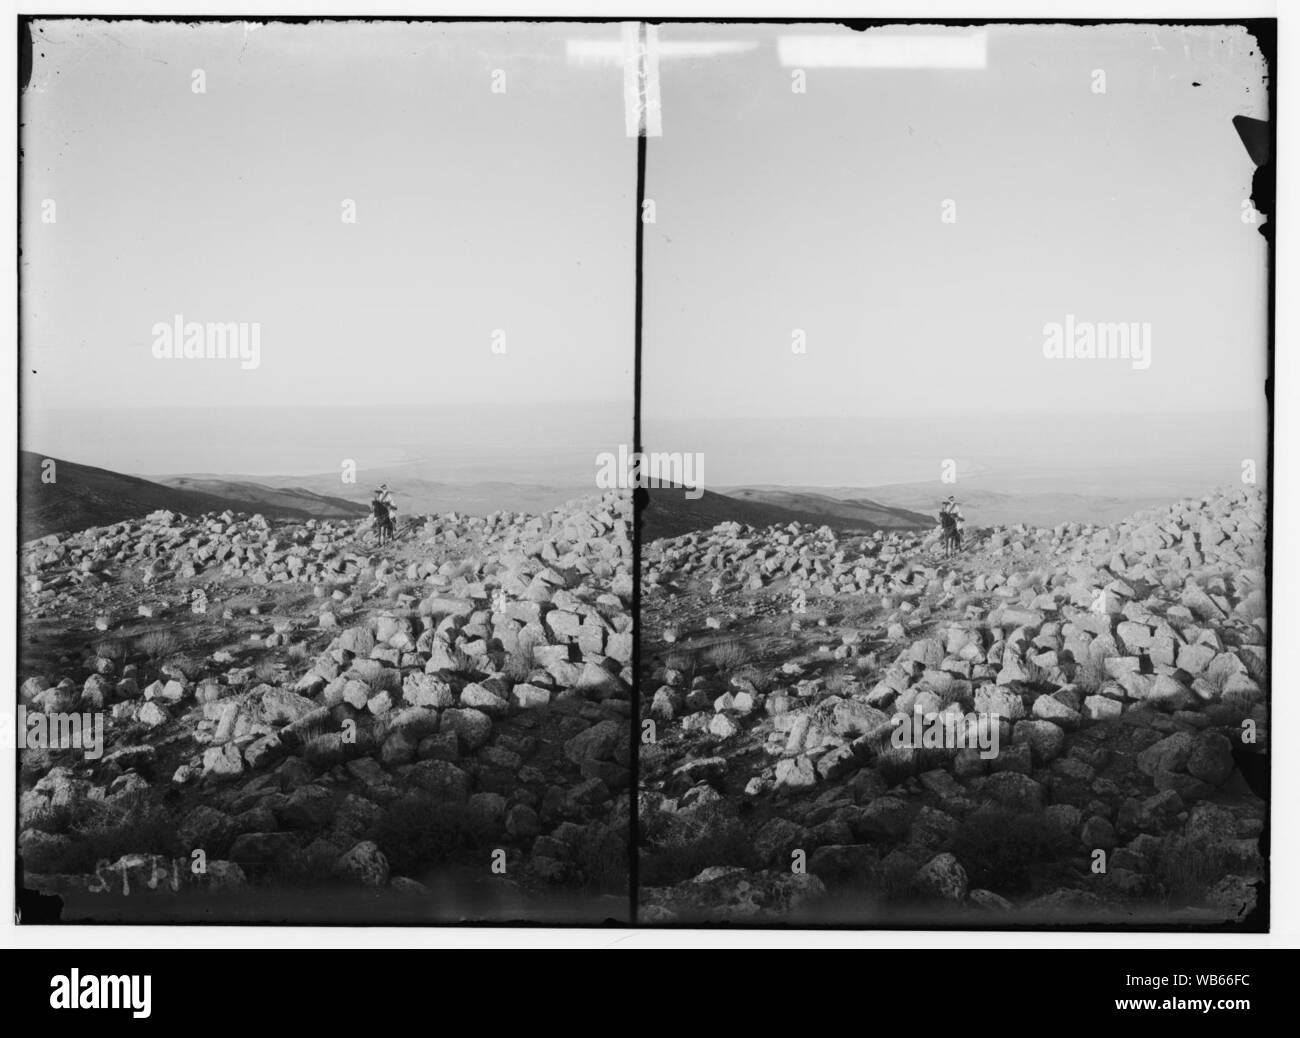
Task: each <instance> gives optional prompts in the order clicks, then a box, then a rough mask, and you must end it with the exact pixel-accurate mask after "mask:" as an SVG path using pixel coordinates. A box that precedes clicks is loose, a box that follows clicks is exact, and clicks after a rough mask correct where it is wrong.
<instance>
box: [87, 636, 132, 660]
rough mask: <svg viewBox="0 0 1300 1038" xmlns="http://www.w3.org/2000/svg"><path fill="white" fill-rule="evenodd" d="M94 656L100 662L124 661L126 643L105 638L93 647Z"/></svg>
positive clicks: (117, 639)
mask: <svg viewBox="0 0 1300 1038" xmlns="http://www.w3.org/2000/svg"><path fill="white" fill-rule="evenodd" d="M95 655H96V656H98V657H99V658H100V659H102V660H124V659H126V643H125V642H124V641H122V640H121V639H120V638H105V639H104V640H103V641H101V642H98V643H97V644H96V645H95Z"/></svg>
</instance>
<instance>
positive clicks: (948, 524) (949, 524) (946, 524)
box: [939, 494, 966, 552]
mask: <svg viewBox="0 0 1300 1038" xmlns="http://www.w3.org/2000/svg"><path fill="white" fill-rule="evenodd" d="M965 522H966V517H965V516H964V515H962V514H961V508H960V507H958V505H957V499H956V498H955V497H953V496H952V495H951V494H949V495H948V500H947V501H945V502H944V503H943V504H942V505H940V506H939V525H940V526H941V527H942V528H943V545H944V549H945V551H946V552H953V551H960V550H961V534H962V526H963V525H965Z"/></svg>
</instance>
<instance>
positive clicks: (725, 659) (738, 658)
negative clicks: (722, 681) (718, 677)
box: [704, 638, 749, 672]
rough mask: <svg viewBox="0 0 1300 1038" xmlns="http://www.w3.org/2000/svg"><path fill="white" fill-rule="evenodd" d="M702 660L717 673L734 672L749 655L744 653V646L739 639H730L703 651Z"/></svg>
mask: <svg viewBox="0 0 1300 1038" xmlns="http://www.w3.org/2000/svg"><path fill="white" fill-rule="evenodd" d="M704 658H705V660H706V661H708V662H709V663H710V664H712V665H713V666H714V667H717V668H718V670H719V671H724V672H725V671H731V670H735V669H736V668H737V667H739V666H740V665H741V664H742V663H744V662H745V661H746V660H748V659H749V653H748V652H746V651H745V646H744V645H743V644H742V643H741V642H740V640H739V639H735V638H730V639H728V640H727V641H725V642H718V643H717V644H716V645H711V646H709V648H708V649H706V650H705V653H704Z"/></svg>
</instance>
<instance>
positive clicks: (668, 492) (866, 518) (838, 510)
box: [641, 487, 937, 541]
mask: <svg viewBox="0 0 1300 1038" xmlns="http://www.w3.org/2000/svg"><path fill="white" fill-rule="evenodd" d="M646 493H647V498H646V501H647V502H648V503H647V506H646V509H645V511H644V512H643V513H642V515H641V538H642V540H643V541H654V540H660V539H663V538H665V537H678V536H681V535H682V534H686V533H692V532H694V531H697V530H709V529H712V528H713V527H715V526H717V525H719V524H720V523H733V522H734V523H741V524H742V525H745V526H781V525H785V524H787V523H811V524H813V525H820V524H822V523H825V524H828V525H829V526H831V527H832V528H833V529H836V530H856V531H865V532H868V533H869V532H872V531H874V530H878V529H893V528H898V527H902V528H909V527H910V528H918V527H922V526H925V525H927V524H928V523H930V522H932V521H933V520H931V519H929V518H927V517H926V516H923V515H920V514H918V513H915V512H909V511H907V510H905V509H889V508H885V507H884V506H883V505H877V504H875V503H874V502H872V501H867V500H865V499H858V500H855V501H838V500H834V499H832V498H828V497H824V496H820V495H816V494H811V493H799V494H794V493H786V492H781V491H771V492H769V491H760V490H748V489H743V488H742V489H739V490H736V491H729V492H727V493H725V494H720V493H717V492H716V491H713V490H705V491H703V492H702V493H700V494H699V496H698V497H687V496H686V491H685V490H683V489H682V488H680V487H653V488H651V489H649V490H647V491H646ZM936 507H937V504H936Z"/></svg>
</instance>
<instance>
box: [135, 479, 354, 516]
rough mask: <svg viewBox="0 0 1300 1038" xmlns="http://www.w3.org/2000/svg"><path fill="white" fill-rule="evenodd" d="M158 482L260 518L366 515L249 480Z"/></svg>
mask: <svg viewBox="0 0 1300 1038" xmlns="http://www.w3.org/2000/svg"><path fill="white" fill-rule="evenodd" d="M158 482H159V483H160V484H162V485H163V486H168V487H174V488H175V489H177V490H184V491H190V492H194V493H200V494H207V495H211V496H213V497H220V498H223V499H225V500H228V501H239V502H242V503H243V507H242V508H241V511H245V512H250V511H251V512H261V513H262V514H263V515H272V514H275V515H284V516H294V515H302V516H310V517H313V518H316V519H351V518H357V517H359V516H363V515H366V514H368V513H369V511H370V509H369V508H368V507H367V506H366V505H365V504H364V503H361V502H358V501H348V500H346V499H344V498H341V497H330V496H328V495H326V494H318V493H316V492H315V491H312V490H307V489H304V488H302V487H272V486H267V485H265V484H263V483H255V482H252V481H251V480H235V479H220V478H215V477H214V478H209V479H203V478H199V477H194V476H162V477H160V478H159V480H158Z"/></svg>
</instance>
